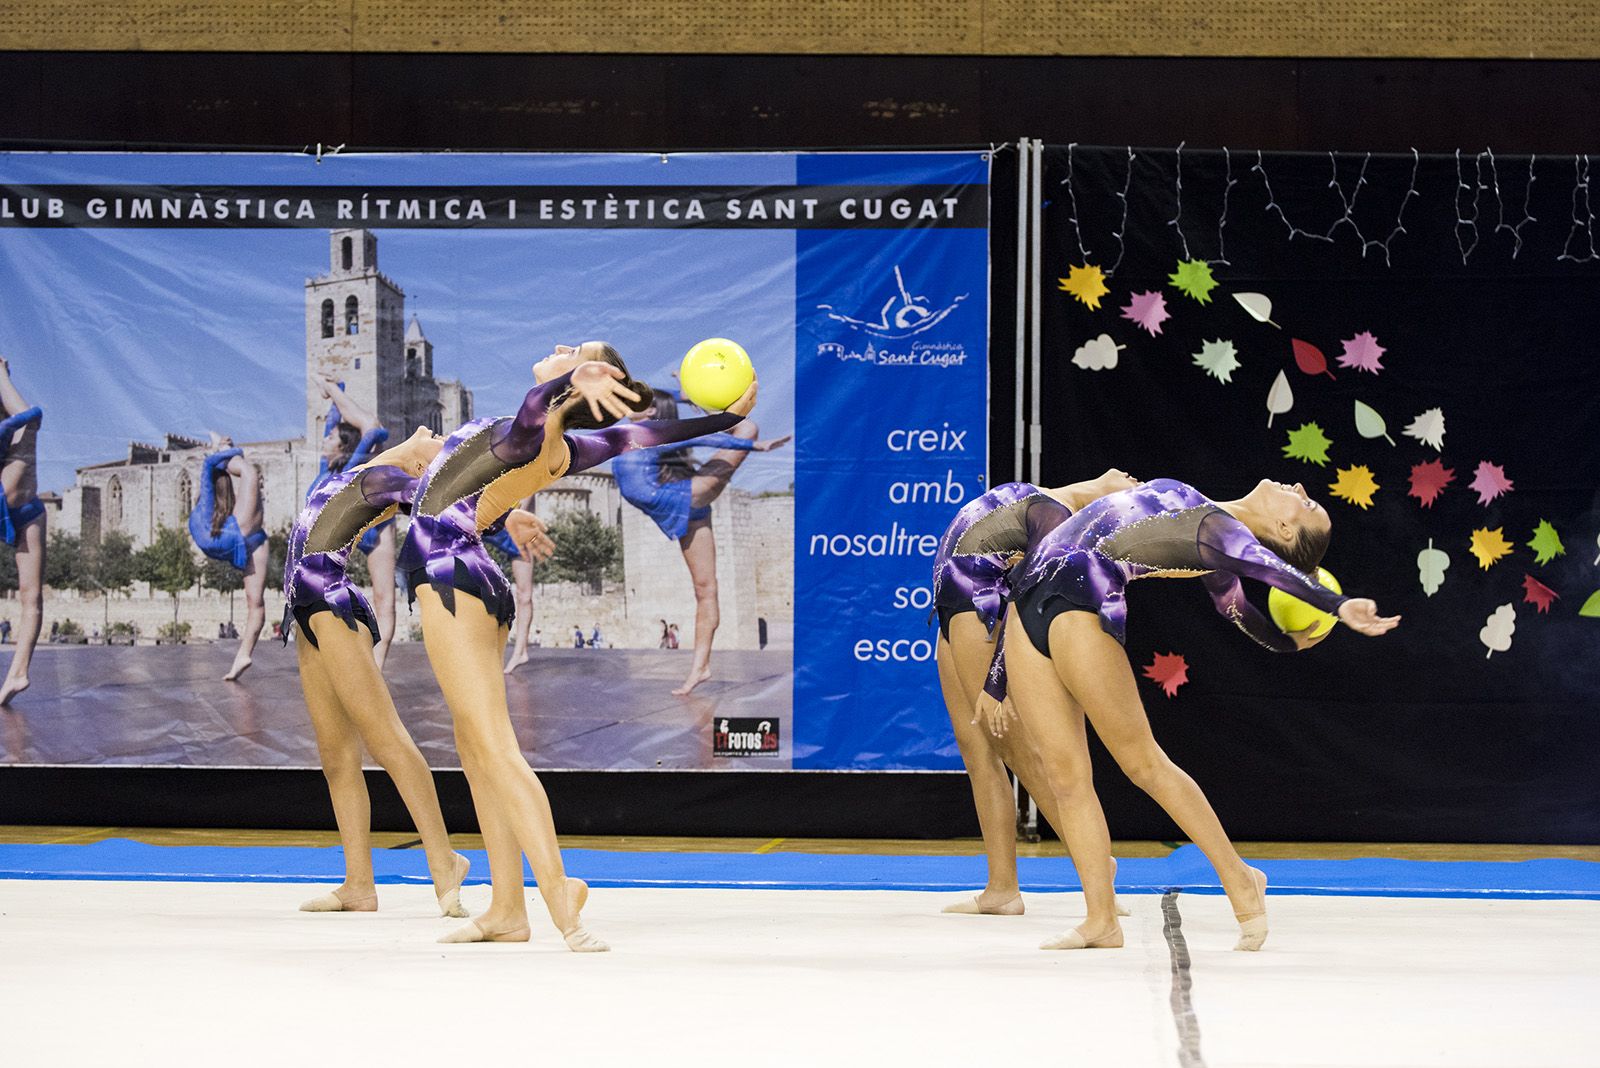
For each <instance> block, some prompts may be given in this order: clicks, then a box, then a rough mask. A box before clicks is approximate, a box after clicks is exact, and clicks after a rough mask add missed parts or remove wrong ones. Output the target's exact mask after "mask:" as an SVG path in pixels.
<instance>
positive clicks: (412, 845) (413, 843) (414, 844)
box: [389, 838, 422, 849]
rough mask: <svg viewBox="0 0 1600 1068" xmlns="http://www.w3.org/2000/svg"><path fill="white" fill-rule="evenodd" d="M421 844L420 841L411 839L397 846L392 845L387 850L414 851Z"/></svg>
mask: <svg viewBox="0 0 1600 1068" xmlns="http://www.w3.org/2000/svg"><path fill="white" fill-rule="evenodd" d="M421 844H422V839H420V838H413V839H412V840H411V841H409V842H401V843H399V844H398V845H392V846H390V847H389V848H390V849H415V848H417V846H419V845H421Z"/></svg>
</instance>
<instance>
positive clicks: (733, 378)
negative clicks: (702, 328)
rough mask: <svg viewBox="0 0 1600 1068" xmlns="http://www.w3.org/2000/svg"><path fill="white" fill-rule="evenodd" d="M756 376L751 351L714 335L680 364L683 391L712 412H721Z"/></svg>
mask: <svg viewBox="0 0 1600 1068" xmlns="http://www.w3.org/2000/svg"><path fill="white" fill-rule="evenodd" d="M755 380H756V369H755V366H754V365H753V364H752V363H751V362H750V355H749V353H747V352H745V351H744V348H743V347H742V346H740V344H739V343H738V342H737V341H729V340H728V339H727V338H725V337H710V338H706V340H704V341H702V342H700V343H699V344H698V345H696V346H695V347H694V348H692V349H690V350H689V351H688V353H687V354H686V355H685V356H684V357H683V365H682V366H681V367H679V368H678V381H680V382H682V383H683V395H684V396H686V397H688V398H689V399H690V400H691V401H693V402H694V403H696V404H698V405H699V406H700V407H702V408H704V409H705V410H706V411H708V412H720V411H722V410H723V409H724V408H726V407H727V406H728V405H730V404H732V403H733V402H734V401H736V400H738V399H739V398H740V397H742V396H744V391H745V390H747V389H749V388H750V383H752V382H754V381H755Z"/></svg>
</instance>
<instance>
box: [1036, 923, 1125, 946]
mask: <svg viewBox="0 0 1600 1068" xmlns="http://www.w3.org/2000/svg"><path fill="white" fill-rule="evenodd" d="M1039 948H1040V949H1121V948H1122V925H1121V924H1118V925H1117V926H1116V927H1113V928H1112V929H1111V930H1110V931H1109V932H1108V933H1106V934H1103V935H1098V936H1096V937H1094V938H1085V937H1084V935H1083V932H1082V931H1080V930H1078V929H1077V928H1076V927H1074V928H1073V929H1072V930H1070V931H1068V932H1067V933H1066V934H1063V935H1061V936H1060V937H1058V938H1051V939H1049V940H1047V941H1044V942H1040V943H1039Z"/></svg>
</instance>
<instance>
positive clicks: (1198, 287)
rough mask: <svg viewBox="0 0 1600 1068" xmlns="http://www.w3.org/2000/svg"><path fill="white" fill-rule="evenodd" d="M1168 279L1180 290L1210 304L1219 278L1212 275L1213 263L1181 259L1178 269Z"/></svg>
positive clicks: (1203, 302)
mask: <svg viewBox="0 0 1600 1068" xmlns="http://www.w3.org/2000/svg"><path fill="white" fill-rule="evenodd" d="M1167 281H1168V282H1170V283H1171V284H1172V285H1174V286H1176V287H1177V289H1178V292H1180V293H1182V294H1184V295H1185V296H1188V297H1193V298H1194V299H1195V300H1197V301H1199V302H1200V303H1201V304H1210V303H1211V291H1212V290H1213V289H1215V288H1217V280H1216V279H1215V278H1213V277H1211V265H1210V264H1209V263H1207V262H1206V261H1205V260H1181V261H1179V263H1178V269H1177V270H1176V271H1173V272H1172V274H1170V275H1168V276H1167Z"/></svg>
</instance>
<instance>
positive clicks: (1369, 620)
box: [1339, 597, 1400, 638]
mask: <svg viewBox="0 0 1600 1068" xmlns="http://www.w3.org/2000/svg"><path fill="white" fill-rule="evenodd" d="M1339 618H1340V619H1341V620H1343V621H1344V625H1345V626H1347V627H1349V628H1350V629H1351V630H1353V631H1358V632H1359V633H1361V634H1365V635H1366V636H1367V637H1369V638H1376V637H1377V636H1378V635H1380V634H1387V633H1388V632H1389V631H1391V630H1393V629H1394V628H1395V627H1398V626H1399V625H1400V617H1399V616H1380V615H1379V614H1378V605H1377V602H1375V601H1372V600H1369V599H1368V598H1366V597H1352V598H1351V599H1350V600H1348V601H1346V602H1344V604H1341V605H1340V606H1339Z"/></svg>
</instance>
